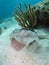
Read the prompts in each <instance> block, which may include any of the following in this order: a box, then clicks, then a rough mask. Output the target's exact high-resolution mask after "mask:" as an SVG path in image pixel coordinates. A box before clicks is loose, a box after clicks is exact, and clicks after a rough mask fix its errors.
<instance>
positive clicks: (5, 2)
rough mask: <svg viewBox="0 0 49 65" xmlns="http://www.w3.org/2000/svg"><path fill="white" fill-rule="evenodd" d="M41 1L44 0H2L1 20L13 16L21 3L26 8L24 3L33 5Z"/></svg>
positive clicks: (0, 3) (0, 2)
mask: <svg viewBox="0 0 49 65" xmlns="http://www.w3.org/2000/svg"><path fill="white" fill-rule="evenodd" d="M40 1H42V0H0V20H1V19H4V18H7V17H10V16H12V15H13V11H14V9H15V8H16V7H17V6H18V5H19V3H21V4H22V6H23V9H24V3H26V4H29V3H30V4H31V5H33V4H36V3H38V2H40Z"/></svg>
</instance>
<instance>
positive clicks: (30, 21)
mask: <svg viewBox="0 0 49 65" xmlns="http://www.w3.org/2000/svg"><path fill="white" fill-rule="evenodd" d="M24 5H25V8H26V11H23V9H22V5H21V4H20V5H19V7H18V10H17V9H16V10H15V12H14V17H15V19H16V20H17V21H18V23H19V25H21V26H22V28H25V29H31V30H32V29H34V28H36V27H39V26H40V27H49V1H45V0H44V1H43V2H41V3H38V4H36V5H34V6H32V7H31V5H30V4H28V6H27V5H26V4H24Z"/></svg>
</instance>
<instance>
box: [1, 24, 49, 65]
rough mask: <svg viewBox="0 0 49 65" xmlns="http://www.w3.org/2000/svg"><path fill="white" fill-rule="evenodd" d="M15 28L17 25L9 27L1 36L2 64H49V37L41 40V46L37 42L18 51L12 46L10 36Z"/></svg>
mask: <svg viewBox="0 0 49 65" xmlns="http://www.w3.org/2000/svg"><path fill="white" fill-rule="evenodd" d="M15 28H16V25H14V26H12V27H10V28H8V29H7V30H6V32H4V33H3V34H2V35H1V36H0V65H49V39H45V40H39V41H38V42H40V46H39V45H38V44H36V43H35V44H33V47H32V46H30V47H28V48H25V49H23V50H22V51H19V52H18V51H16V50H15V49H14V48H12V47H11V41H10V38H9V37H10V34H11V33H12V31H13V30H14V29H15ZM40 34H43V30H41V31H40ZM44 34H45V33H44Z"/></svg>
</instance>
